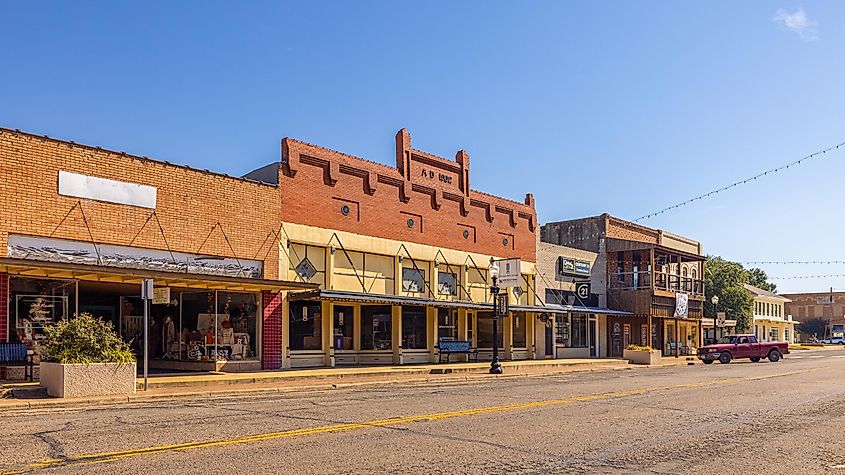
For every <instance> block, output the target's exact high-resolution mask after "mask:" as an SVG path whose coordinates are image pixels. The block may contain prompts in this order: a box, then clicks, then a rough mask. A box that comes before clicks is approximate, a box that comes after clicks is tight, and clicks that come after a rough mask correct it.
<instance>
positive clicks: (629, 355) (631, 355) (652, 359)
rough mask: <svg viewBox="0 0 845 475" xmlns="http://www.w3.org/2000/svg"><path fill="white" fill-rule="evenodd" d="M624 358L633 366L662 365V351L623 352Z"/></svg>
mask: <svg viewBox="0 0 845 475" xmlns="http://www.w3.org/2000/svg"><path fill="white" fill-rule="evenodd" d="M622 357H623V358H625V359H626V360H628V361H630V362H631V363H633V364H660V361H661V360H660V350H651V351H642V350H623V351H622Z"/></svg>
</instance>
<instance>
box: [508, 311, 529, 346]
mask: <svg viewBox="0 0 845 475" xmlns="http://www.w3.org/2000/svg"><path fill="white" fill-rule="evenodd" d="M511 320H513V346H514V348H525V347H526V346H525V343H526V342H525V313H523V312H514V313H513V316H512V317H511Z"/></svg>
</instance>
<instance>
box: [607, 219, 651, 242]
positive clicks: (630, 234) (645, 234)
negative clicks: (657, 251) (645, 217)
mask: <svg viewBox="0 0 845 475" xmlns="http://www.w3.org/2000/svg"><path fill="white" fill-rule="evenodd" d="M605 219H606V220H607V222H606V224H605V226H606V228H605V233H606V236H607V237H609V238H616V239H624V240H626V241H636V242H644V243H649V244H658V240H659V234H660V233H659V232H658V231H657V230H656V229H651V228H647V227H645V226H640V225H639V224H635V223H631V222H628V221H624V220H621V219H618V218H614V217H613V216H607V215H606V218H605Z"/></svg>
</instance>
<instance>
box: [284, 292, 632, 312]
mask: <svg viewBox="0 0 845 475" xmlns="http://www.w3.org/2000/svg"><path fill="white" fill-rule="evenodd" d="M288 298H289V300H291V301H302V300H327V301H332V302H354V303H369V304H375V305H420V306H426V305H429V306H432V307H442V308H466V309H469V310H486V311H490V312H492V311H493V304H492V303H486V302H468V301H466V300H435V299H426V298H420V297H403V296H398V295H382V294H368V293H364V292H349V291H345V290H325V289H315V290H309V291H306V292H293V293H291V294H289V295H288ZM510 310H511V311H512V312H530V313H595V314H601V315H633V314H632V313H631V312H624V311H621V310H611V309H609V308H602V307H579V306H575V305H553V304H548V305H545V306H543V305H511V306H510Z"/></svg>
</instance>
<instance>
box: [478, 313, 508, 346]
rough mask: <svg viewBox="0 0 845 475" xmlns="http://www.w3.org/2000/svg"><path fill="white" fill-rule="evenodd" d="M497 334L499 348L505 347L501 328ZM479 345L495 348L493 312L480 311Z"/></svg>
mask: <svg viewBox="0 0 845 475" xmlns="http://www.w3.org/2000/svg"><path fill="white" fill-rule="evenodd" d="M500 323H501V321H500ZM499 326H501V325H499ZM497 336H498V338H497V342H498V345H499V348H503V347H504V345H503V338H502V329H501V328H499V334H498V335H497ZM478 347H479V348H493V312H478Z"/></svg>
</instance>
